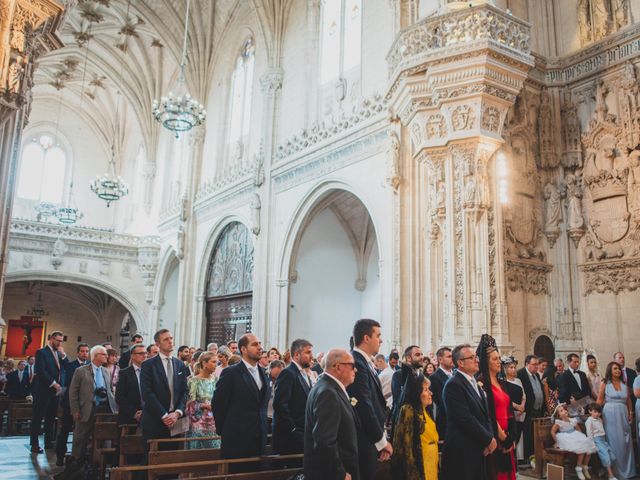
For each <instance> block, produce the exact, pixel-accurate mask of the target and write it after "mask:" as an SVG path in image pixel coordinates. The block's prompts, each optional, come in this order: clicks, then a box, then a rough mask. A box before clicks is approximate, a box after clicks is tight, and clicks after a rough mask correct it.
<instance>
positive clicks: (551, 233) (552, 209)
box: [543, 182, 562, 247]
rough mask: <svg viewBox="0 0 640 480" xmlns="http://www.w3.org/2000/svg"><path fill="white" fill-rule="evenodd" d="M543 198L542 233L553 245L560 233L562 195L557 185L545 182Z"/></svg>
mask: <svg viewBox="0 0 640 480" xmlns="http://www.w3.org/2000/svg"><path fill="white" fill-rule="evenodd" d="M543 195H544V199H545V207H546V208H545V219H544V220H545V223H544V234H545V236H546V237H547V240H548V241H549V245H550V246H551V247H553V245H554V244H555V242H556V239H557V238H558V236H559V235H560V223H562V195H561V192H560V190H559V189H558V187H557V185H555V184H553V183H551V182H547V184H546V185H545V186H544V189H543Z"/></svg>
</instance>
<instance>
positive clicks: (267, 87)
mask: <svg viewBox="0 0 640 480" xmlns="http://www.w3.org/2000/svg"><path fill="white" fill-rule="evenodd" d="M283 76H284V72H283V70H282V69H281V68H272V69H269V70H267V71H266V72H265V73H264V74H263V75H262V76H261V77H260V86H261V87H262V91H263V92H264V93H265V94H266V95H267V96H268V97H271V98H272V97H274V96H275V94H276V93H277V92H279V91H280V89H281V88H282V79H283Z"/></svg>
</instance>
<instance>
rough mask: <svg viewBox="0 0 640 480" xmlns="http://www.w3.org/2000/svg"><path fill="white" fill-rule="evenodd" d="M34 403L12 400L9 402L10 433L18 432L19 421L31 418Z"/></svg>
mask: <svg viewBox="0 0 640 480" xmlns="http://www.w3.org/2000/svg"><path fill="white" fill-rule="evenodd" d="M32 416H33V404H31V403H28V402H11V403H10V404H9V427H8V430H9V432H8V433H9V435H13V434H14V433H17V427H18V422H25V421H27V420H29V421H30V420H31V418H32Z"/></svg>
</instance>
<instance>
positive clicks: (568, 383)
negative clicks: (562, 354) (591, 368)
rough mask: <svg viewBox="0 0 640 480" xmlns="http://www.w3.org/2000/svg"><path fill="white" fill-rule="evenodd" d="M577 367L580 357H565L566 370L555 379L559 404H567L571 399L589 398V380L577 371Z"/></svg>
mask: <svg viewBox="0 0 640 480" xmlns="http://www.w3.org/2000/svg"><path fill="white" fill-rule="evenodd" d="M579 365H580V357H579V356H578V355H576V354H575V353H570V354H569V355H567V366H568V368H567V369H566V370H565V371H564V372H562V373H561V374H560V375H558V378H557V379H556V382H557V384H558V400H559V401H560V403H569V401H570V400H571V397H574V398H575V399H576V400H577V399H580V398H583V397H590V396H591V387H590V386H589V379H588V378H587V375H586V374H585V373H584V372H583V371H581V370H578V366H579ZM594 400H595V399H594Z"/></svg>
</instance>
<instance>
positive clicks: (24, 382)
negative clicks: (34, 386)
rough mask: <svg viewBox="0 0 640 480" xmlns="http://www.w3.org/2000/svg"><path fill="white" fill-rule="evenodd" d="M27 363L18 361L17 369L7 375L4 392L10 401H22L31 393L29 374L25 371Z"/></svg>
mask: <svg viewBox="0 0 640 480" xmlns="http://www.w3.org/2000/svg"><path fill="white" fill-rule="evenodd" d="M26 366H27V362H25V361H24V360H20V361H19V362H18V369H17V370H14V371H13V372H11V373H9V374H8V375H7V386H6V387H5V388H4V391H5V392H6V394H7V395H9V398H10V399H11V400H24V399H25V398H27V395H29V393H30V392H31V383H30V382H29V373H28V372H27V370H26V368H25V367H26Z"/></svg>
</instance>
